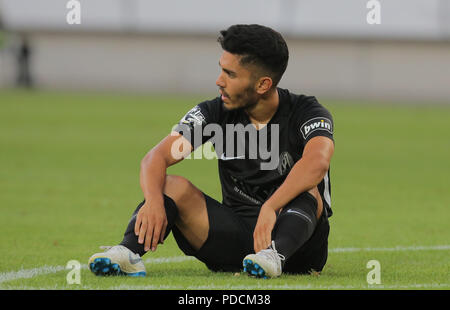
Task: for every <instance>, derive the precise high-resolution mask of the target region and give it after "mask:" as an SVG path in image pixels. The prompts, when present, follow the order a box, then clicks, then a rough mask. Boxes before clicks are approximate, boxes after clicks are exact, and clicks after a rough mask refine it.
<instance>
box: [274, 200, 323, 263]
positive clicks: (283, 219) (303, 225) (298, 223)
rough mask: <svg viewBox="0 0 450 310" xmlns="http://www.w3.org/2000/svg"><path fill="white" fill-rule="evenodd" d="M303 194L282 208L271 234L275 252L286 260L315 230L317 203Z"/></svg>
mask: <svg viewBox="0 0 450 310" xmlns="http://www.w3.org/2000/svg"><path fill="white" fill-rule="evenodd" d="M304 194H305V193H303V194H301V195H299V196H298V197H296V198H295V199H293V200H292V201H291V202H290V203H288V204H287V205H286V206H285V207H284V208H283V210H282V211H281V213H280V215H279V216H278V218H277V221H276V223H275V227H274V229H273V232H272V240H274V241H275V247H276V250H277V252H278V253H280V254H282V255H283V256H284V257H285V259H286V260H288V259H289V257H291V256H292V254H294V253H295V252H296V251H297V250H298V249H299V248H300V247H301V246H302V245H303V244H305V242H306V241H308V239H309V238H310V237H311V236H312V234H313V232H314V229H315V228H316V224H317V218H316V212H317V211H316V210H317V202H316V200H315V199H314V198H312V196H311V195H309V196H308V195H304Z"/></svg>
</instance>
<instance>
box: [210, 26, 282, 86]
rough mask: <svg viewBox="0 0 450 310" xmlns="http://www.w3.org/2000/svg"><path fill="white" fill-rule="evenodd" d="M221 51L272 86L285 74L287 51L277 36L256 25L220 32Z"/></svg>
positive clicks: (269, 29) (273, 31) (232, 27)
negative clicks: (257, 71)
mask: <svg viewBox="0 0 450 310" xmlns="http://www.w3.org/2000/svg"><path fill="white" fill-rule="evenodd" d="M217 41H218V42H219V43H220V45H221V46H222V49H223V50H225V51H227V52H229V53H231V54H236V55H240V56H242V57H241V59H240V63H241V64H242V65H246V64H254V65H257V66H258V67H260V68H262V69H263V70H264V71H265V72H266V73H268V74H269V75H270V77H271V78H272V81H273V86H276V85H277V84H278V82H279V81H280V80H281V77H282V76H283V74H284V71H286V68H287V64H288V59H289V51H288V47H287V44H286V42H285V41H284V39H283V37H282V36H281V34H280V33H278V32H276V31H275V30H273V29H271V28H269V27H266V26H262V25H257V24H251V25H243V24H238V25H233V26H230V27H229V28H228V29H226V30H222V31H220V36H219V38H218V39H217Z"/></svg>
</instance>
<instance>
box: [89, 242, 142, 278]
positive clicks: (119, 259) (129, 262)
mask: <svg viewBox="0 0 450 310" xmlns="http://www.w3.org/2000/svg"><path fill="white" fill-rule="evenodd" d="M106 248H107V250H106V251H105V252H103V253H96V254H94V255H92V256H91V258H89V261H88V266H89V269H90V270H91V271H92V272H93V273H94V274H95V275H97V276H132V277H144V276H145V275H146V271H145V266H144V263H143V262H142V259H141V257H140V256H139V254H134V253H133V252H131V251H130V250H129V249H128V248H126V247H124V246H122V245H116V246H113V247H106Z"/></svg>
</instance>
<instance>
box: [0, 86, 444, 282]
mask: <svg viewBox="0 0 450 310" xmlns="http://www.w3.org/2000/svg"><path fill="white" fill-rule="evenodd" d="M206 98H207V97H203V96H188V97H183V96H162V95H160V96H156V95H155V96H144V95H111V94H110V95H107V94H74V93H53V92H25V91H2V92H0V212H1V216H0V229H1V234H0V252H1V257H0V289H40V288H43V289H168V290H170V289H221V290H222V289H283V290H284V289H286V290H289V289H294V290H301V289H449V288H450V259H449V257H450V255H449V254H450V225H449V223H450V208H449V207H450V190H449V185H450V163H449V159H450V108H449V107H448V106H437V105H434V106H433V105H426V104H424V105H405V104H402V105H395V104H376V103H375V104H356V103H348V102H339V101H335V100H325V99H323V100H320V98H319V100H320V101H321V102H322V104H324V105H325V106H326V107H327V108H328V109H329V110H330V111H331V112H332V114H333V115H334V120H335V139H336V151H335V156H334V157H333V160H332V165H331V178H332V197H333V210H334V216H333V217H331V218H330V223H331V232H330V238H329V248H330V253H329V258H328V263H327V265H326V266H325V268H324V270H323V272H322V274H321V275H320V276H318V275H306V276H294V275H286V274H283V275H282V276H281V277H280V278H277V279H269V280H263V279H254V278H250V277H248V276H247V275H245V274H243V273H241V274H239V273H238V274H233V273H212V272H210V271H209V270H208V269H207V268H206V267H205V266H204V265H203V264H202V263H200V262H198V261H196V260H195V259H190V258H189V257H185V256H184V255H183V253H182V252H181V251H180V250H179V249H178V248H177V246H176V243H175V241H174V240H173V239H172V237H171V236H170V237H169V238H168V240H167V241H166V242H165V244H164V245H163V246H160V247H159V248H158V250H157V251H156V252H155V253H149V254H147V255H145V256H144V261H145V263H146V267H147V276H146V277H144V278H128V277H106V278H105V277H96V276H95V275H93V274H91V273H90V271H89V270H88V269H87V268H86V263H87V260H88V258H89V257H90V255H92V254H93V253H95V252H98V251H99V249H98V247H99V246H100V245H114V244H116V243H117V242H119V241H120V240H121V237H122V234H123V231H124V229H125V227H126V224H127V222H128V219H129V217H130V215H131V213H132V211H133V210H134V208H135V207H136V205H137V203H138V202H139V201H140V200H141V199H142V193H141V190H140V186H139V165H140V160H141V159H142V157H143V156H144V155H145V153H146V152H147V151H148V150H149V149H150V148H151V147H152V146H153V145H155V144H156V143H157V142H158V141H159V140H160V139H161V138H163V137H164V136H165V135H166V134H168V133H169V132H170V129H171V127H172V125H174V124H175V123H176V122H178V120H179V119H180V118H181V117H182V116H183V115H184V113H185V112H186V111H188V109H190V108H191V107H192V106H194V105H195V104H196V103H198V102H199V101H200V100H203V99H206ZM169 173H172V174H180V175H183V176H186V177H187V178H189V179H190V180H191V181H192V182H193V183H194V184H195V185H196V186H198V187H199V188H200V189H202V190H203V191H205V192H206V193H207V194H209V195H211V196H212V197H214V198H216V199H218V200H220V199H221V195H220V185H219V180H218V176H217V162H216V161H215V160H185V161H184V162H182V163H181V164H179V165H177V166H175V167H172V168H170V169H169ZM70 260H78V261H79V262H80V263H81V264H82V269H81V274H80V276H81V277H80V284H72V285H70V284H68V282H67V279H66V276H67V274H68V272H69V270H66V269H65V266H66V264H67V262H68V261H70ZM370 260H377V261H378V262H379V263H380V266H381V269H380V275H381V284H368V282H367V274H368V273H369V272H370V271H371V268H367V263H368V262H369V261H370Z"/></svg>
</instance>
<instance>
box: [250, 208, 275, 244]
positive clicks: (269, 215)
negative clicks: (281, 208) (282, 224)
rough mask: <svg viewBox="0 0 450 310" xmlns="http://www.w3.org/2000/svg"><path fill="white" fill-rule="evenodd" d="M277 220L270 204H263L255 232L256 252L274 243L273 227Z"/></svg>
mask: <svg viewBox="0 0 450 310" xmlns="http://www.w3.org/2000/svg"><path fill="white" fill-rule="evenodd" d="M276 220H277V215H276V213H275V211H274V210H273V209H272V208H271V207H269V206H268V205H263V206H262V207H261V210H260V211H259V216H258V220H257V222H256V226H255V230H254V232H253V244H254V248H255V253H258V252H259V251H261V250H265V249H267V248H268V247H269V246H270V244H271V243H272V229H273V227H274V225H275V222H276Z"/></svg>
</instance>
